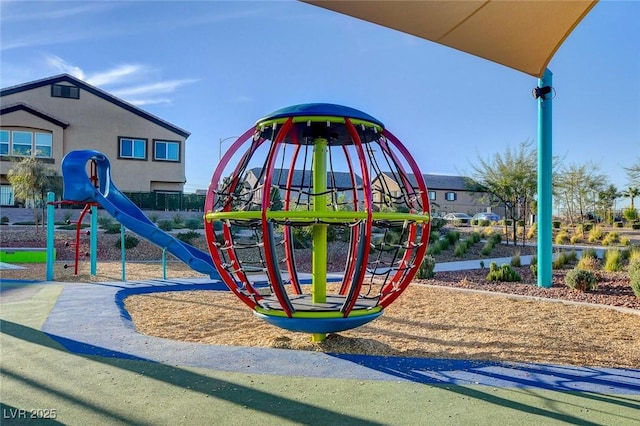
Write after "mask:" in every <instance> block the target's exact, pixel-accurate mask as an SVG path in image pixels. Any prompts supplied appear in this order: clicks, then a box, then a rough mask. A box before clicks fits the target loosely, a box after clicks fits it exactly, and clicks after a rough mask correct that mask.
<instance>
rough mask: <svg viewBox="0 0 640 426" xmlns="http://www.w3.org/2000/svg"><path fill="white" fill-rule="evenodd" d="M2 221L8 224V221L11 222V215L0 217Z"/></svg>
mask: <svg viewBox="0 0 640 426" xmlns="http://www.w3.org/2000/svg"><path fill="white" fill-rule="evenodd" d="M0 223H2V224H5V225H6V224H7V223H9V217H8V216H2V218H0Z"/></svg>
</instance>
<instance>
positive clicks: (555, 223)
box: [551, 220, 561, 229]
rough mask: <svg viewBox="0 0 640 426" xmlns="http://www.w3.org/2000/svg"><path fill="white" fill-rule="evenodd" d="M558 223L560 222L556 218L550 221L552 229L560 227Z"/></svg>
mask: <svg viewBox="0 0 640 426" xmlns="http://www.w3.org/2000/svg"><path fill="white" fill-rule="evenodd" d="M560 224H561V222H560V221H558V220H554V221H553V222H551V225H552V226H553V229H560Z"/></svg>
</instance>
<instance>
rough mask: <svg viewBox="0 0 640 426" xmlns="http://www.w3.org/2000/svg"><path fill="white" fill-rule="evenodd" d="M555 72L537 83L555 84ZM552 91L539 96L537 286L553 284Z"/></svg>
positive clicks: (541, 84) (544, 76)
mask: <svg viewBox="0 0 640 426" xmlns="http://www.w3.org/2000/svg"><path fill="white" fill-rule="evenodd" d="M552 82H553V74H552V73H551V71H549V70H548V69H547V70H545V72H544V75H543V76H542V78H541V79H539V80H538V87H540V88H544V87H552ZM552 97H553V92H552V91H551V92H549V93H547V94H546V95H542V96H540V97H539V98H538V286H539V287H551V285H552V284H553V275H552V269H553V268H552V265H553V245H552V219H553V217H552V202H553V197H552V189H553V185H552V182H553V149H552V135H551V129H552V126H551V123H552V114H551V103H552V101H551V98H552Z"/></svg>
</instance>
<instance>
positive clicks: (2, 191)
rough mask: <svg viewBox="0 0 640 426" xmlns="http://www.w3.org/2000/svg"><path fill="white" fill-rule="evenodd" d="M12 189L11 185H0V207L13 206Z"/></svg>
mask: <svg viewBox="0 0 640 426" xmlns="http://www.w3.org/2000/svg"><path fill="white" fill-rule="evenodd" d="M14 201H15V200H14V198H13V187H12V186H11V185H0V205H2V206H13V204H14Z"/></svg>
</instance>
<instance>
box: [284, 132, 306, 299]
mask: <svg viewBox="0 0 640 426" xmlns="http://www.w3.org/2000/svg"><path fill="white" fill-rule="evenodd" d="M294 137H295V138H296V140H297V136H295V134H294ZM300 148H301V146H300V144H296V147H295V150H294V151H293V156H292V159H291V165H290V166H289V173H288V174H287V188H291V185H292V184H293V176H294V172H295V170H294V169H295V165H296V161H297V160H298V154H299V153H300ZM290 206H291V191H285V198H284V209H285V211H289V208H290ZM283 238H284V255H285V258H286V263H287V271H288V272H289V280H290V281H291V286H292V287H293V292H294V293H295V294H302V288H301V287H300V281H299V280H298V272H297V271H296V267H295V264H294V261H295V255H294V252H293V249H294V246H293V241H292V237H291V227H287V230H286V232H284V235H283Z"/></svg>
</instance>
